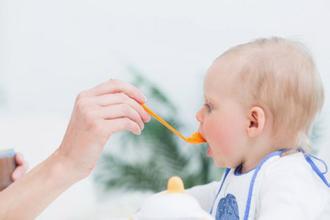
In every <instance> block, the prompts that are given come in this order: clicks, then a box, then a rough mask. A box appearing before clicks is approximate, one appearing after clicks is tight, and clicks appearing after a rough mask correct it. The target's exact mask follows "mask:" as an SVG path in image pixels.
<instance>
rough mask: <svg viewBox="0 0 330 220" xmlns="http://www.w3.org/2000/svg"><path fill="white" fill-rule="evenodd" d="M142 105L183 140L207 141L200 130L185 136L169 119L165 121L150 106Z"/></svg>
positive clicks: (199, 142)
mask: <svg viewBox="0 0 330 220" xmlns="http://www.w3.org/2000/svg"><path fill="white" fill-rule="evenodd" d="M142 107H143V108H144V109H145V110H146V111H147V112H148V114H149V115H151V116H152V117H154V118H155V119H156V120H157V121H159V122H160V123H161V124H162V125H164V126H165V127H166V128H168V129H169V130H170V131H172V132H173V133H174V134H175V135H177V136H178V137H180V138H181V139H182V140H184V141H186V142H187V143H190V144H201V143H205V142H206V141H205V139H204V138H203V136H202V135H201V134H200V133H199V132H195V133H193V134H192V135H191V136H190V137H185V136H183V135H182V134H181V133H180V132H179V131H178V130H176V129H175V128H174V127H172V126H171V125H170V124H169V123H168V122H167V121H165V120H164V119H163V118H161V117H160V116H158V115H157V114H156V113H155V112H153V111H152V110H151V109H150V108H149V107H148V106H146V105H145V104H142Z"/></svg>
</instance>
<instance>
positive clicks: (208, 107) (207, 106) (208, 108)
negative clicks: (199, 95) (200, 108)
mask: <svg viewBox="0 0 330 220" xmlns="http://www.w3.org/2000/svg"><path fill="white" fill-rule="evenodd" d="M204 106H205V108H206V109H207V110H208V111H211V110H212V109H211V106H210V104H208V103H205V104H204Z"/></svg>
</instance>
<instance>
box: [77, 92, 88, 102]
mask: <svg viewBox="0 0 330 220" xmlns="http://www.w3.org/2000/svg"><path fill="white" fill-rule="evenodd" d="M86 96H87V91H81V92H80V93H79V94H78V96H77V98H76V100H77V101H79V100H81V99H83V98H85V97H86Z"/></svg>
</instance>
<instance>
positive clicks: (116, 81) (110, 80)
mask: <svg viewBox="0 0 330 220" xmlns="http://www.w3.org/2000/svg"><path fill="white" fill-rule="evenodd" d="M118 83H119V80H117V79H109V84H110V85H117V84H118Z"/></svg>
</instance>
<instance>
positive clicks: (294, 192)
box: [256, 160, 329, 220]
mask: <svg viewBox="0 0 330 220" xmlns="http://www.w3.org/2000/svg"><path fill="white" fill-rule="evenodd" d="M308 166H309V165H308V164H307V163H290V160H287V161H284V162H283V161H282V162H281V163H278V164H275V165H274V166H272V167H269V169H267V170H266V172H265V173H264V178H263V181H262V182H261V187H260V192H259V197H258V198H257V211H256V219H258V220H265V219H267V220H269V219H274V220H275V219H282V220H286V219H288V220H289V219H306V220H308V219H317V216H320V215H322V212H324V211H323V210H325V208H326V204H327V203H328V202H327V201H329V189H328V188H326V187H325V186H324V185H323V183H321V182H320V181H319V179H318V177H317V176H316V175H315V174H314V173H313V172H312V170H311V169H310V167H308ZM328 205H329V204H328Z"/></svg>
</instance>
